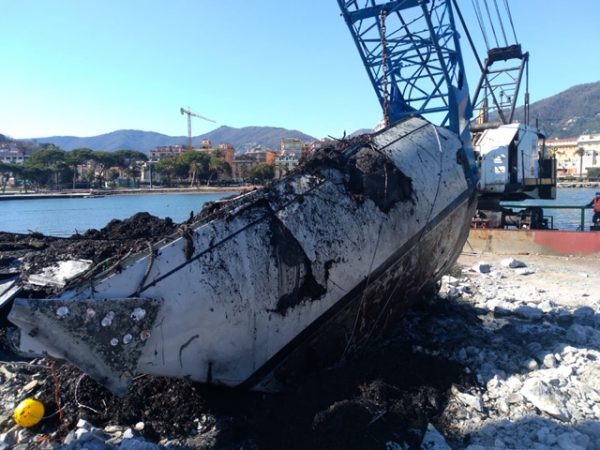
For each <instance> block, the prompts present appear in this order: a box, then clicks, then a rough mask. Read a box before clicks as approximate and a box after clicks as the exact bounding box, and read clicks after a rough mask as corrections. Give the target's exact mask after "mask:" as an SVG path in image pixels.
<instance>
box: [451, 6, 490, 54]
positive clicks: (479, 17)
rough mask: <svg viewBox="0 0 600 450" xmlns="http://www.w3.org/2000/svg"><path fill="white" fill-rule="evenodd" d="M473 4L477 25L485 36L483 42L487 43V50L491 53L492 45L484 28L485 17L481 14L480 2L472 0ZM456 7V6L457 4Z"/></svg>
mask: <svg viewBox="0 0 600 450" xmlns="http://www.w3.org/2000/svg"><path fill="white" fill-rule="evenodd" d="M471 3H472V4H473V9H474V10H475V16H476V17H477V23H478V24H479V29H480V30H481V35H482V36H483V40H484V42H485V48H486V49H487V50H488V51H489V50H490V43H489V41H488V37H487V33H486V32H485V27H484V26H483V15H482V14H481V7H480V6H479V0H477V3H476V2H475V0H471ZM455 6H456V3H455ZM463 27H464V25H463ZM465 29H466V28H465Z"/></svg>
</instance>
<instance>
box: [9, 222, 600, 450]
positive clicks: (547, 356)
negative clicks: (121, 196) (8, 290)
mask: <svg viewBox="0 0 600 450" xmlns="http://www.w3.org/2000/svg"><path fill="white" fill-rule="evenodd" d="M134 217H136V216H134ZM129 220H131V222H129V223H130V229H129V231H128V230H127V225H126V224H127V221H123V222H115V223H112V225H109V226H108V227H106V228H105V229H103V230H99V231H91V232H87V233H85V234H84V235H81V236H76V238H74V239H55V238H47V237H44V236H41V235H35V236H34V235H19V236H17V235H11V236H9V235H5V234H4V235H1V236H0V241H1V242H2V243H3V245H4V244H5V245H4V246H3V247H0V263H1V264H0V269H2V270H8V268H10V267H14V264H15V261H19V263H20V264H21V266H20V268H19V270H26V267H27V266H28V264H29V265H31V264H32V263H33V262H34V261H36V260H37V261H43V262H44V263H47V262H50V261H52V262H56V261H57V260H60V259H63V258H64V255H68V256H70V257H77V258H83V259H85V258H89V259H90V260H92V261H93V264H97V262H98V261H99V259H98V258H102V257H104V256H106V255H105V254H104V253H103V252H104V251H105V249H106V248H107V247H105V245H114V246H116V247H115V248H116V249H117V250H116V251H117V252H118V254H119V255H124V254H127V252H129V251H130V250H131V248H132V247H131V246H130V247H125V246H124V247H120V245H121V243H119V241H118V240H114V238H118V236H120V235H121V233H123V234H126V233H128V232H131V235H128V236H130V237H131V239H133V241H131V240H128V241H123V245H125V242H129V243H130V244H131V242H137V244H135V245H139V246H140V248H144V247H143V246H144V245H146V241H148V240H151V241H152V240H158V239H159V238H160V237H161V236H165V235H167V234H169V233H172V232H173V231H175V230H176V226H175V225H173V224H172V223H169V222H168V221H165V222H156V221H155V220H154V219H152V218H148V217H146V216H143V215H142V216H139V217H137V218H136V219H135V221H134V220H133V218H132V219H129ZM157 220H158V219H157ZM134 223H135V224H146V228H144V227H143V226H142V225H140V226H139V227H138V226H137V225H136V226H133V224H134ZM119 227H126V228H125V229H121V230H119ZM111 230H112V231H114V234H111V233H112V231H111ZM117 230H119V231H117ZM144 230H150V231H144ZM111 236H112V239H113V240H112V241H108V240H105V239H109V238H111ZM82 237H83V238H86V237H87V238H89V239H81V238H82ZM79 241H81V242H79ZM11 246H12V247H11ZM65 251H66V252H67V253H64V252H65ZM69 252H70V253H69ZM11 258H12V259H11ZM36 258H37V259H36ZM7 261H8V262H7ZM459 262H460V266H457V267H455V268H454V269H453V270H452V273H451V274H449V275H447V276H445V277H443V279H442V283H441V289H440V293H439V295H438V296H435V297H433V298H430V299H424V301H423V302H421V303H420V304H419V305H417V306H416V307H414V308H413V309H412V310H410V311H409V312H408V313H407V314H406V316H405V317H404V318H403V319H402V320H401V322H400V323H399V324H398V327H397V329H396V331H395V333H394V334H393V335H392V336H386V337H385V340H384V341H379V342H377V343H375V345H374V346H373V347H371V348H370V349H368V350H365V351H363V352H362V353H360V354H356V355H353V356H352V357H351V359H348V360H346V361H344V362H343V363H340V364H339V365H338V366H336V367H333V368H330V369H329V370H324V371H321V372H317V373H307V374H305V376H304V377H303V381H302V382H301V383H300V384H299V385H298V386H297V389H296V390H295V391H294V392H283V393H279V394H261V393H256V392H247V391H238V390H234V389H224V388H219V387H214V386H205V385H199V384H196V383H192V382H191V381H189V380H175V379H165V378H157V377H151V376H141V377H138V378H136V379H135V381H134V382H133V384H132V386H131V388H130V390H129V392H128V394H127V395H126V396H125V397H123V398H118V397H115V396H113V395H112V394H111V393H110V392H108V391H107V390H106V389H104V388H102V387H101V386H99V385H98V384H97V383H96V382H94V381H93V380H92V379H91V378H89V377H88V376H87V375H84V374H83V373H82V372H80V371H79V370H78V369H77V368H75V367H73V366H71V365H69V364H63V363H60V362H57V363H54V364H53V363H52V362H51V361H49V360H46V359H36V360H23V359H21V358H19V357H17V356H16V355H14V354H13V353H11V351H10V349H9V348H8V347H7V346H5V344H4V337H5V336H4V335H5V334H6V330H7V328H6V327H5V328H2V329H1V330H0V338H1V339H2V341H3V344H2V345H0V360H2V362H0V398H1V400H0V450H4V449H9V448H16V449H28V448H46V449H51V448H52V449H58V448H61V449H72V450H75V449H77V450H78V449H84V448H86V449H89V450H92V449H93V450H105V449H121V450H128V449H144V450H154V449H159V448H173V449H176V448H177V449H178V448H194V449H213V448H214V449H234V448H235V449H237V448H245V449H281V448H286V449H307V448H311V449H333V450H335V449H340V450H341V449H365V448H368V449H382V450H383V449H385V450H399V449H408V448H425V449H447V448H455V449H469V450H483V449H500V448H531V449H539V450H542V449H585V450H591V449H595V448H600V314H599V312H600V293H599V292H598V291H597V288H596V287H597V286H598V283H599V282H600V274H598V271H597V268H596V264H597V261H593V260H584V259H582V260H576V259H575V260H573V259H565V258H549V257H541V256H524V257H519V258H518V259H514V258H512V259H511V258H503V257H500V256H495V255H486V258H485V260H484V258H482V257H481V256H478V255H463V256H462V257H461V259H460V260H459ZM27 397H35V398H38V399H39V400H41V401H42V402H43V403H44V405H45V407H46V417H45V418H44V420H42V422H41V423H40V424H39V425H37V426H35V427H33V428H31V429H23V428H20V427H19V426H17V425H16V424H15V422H14V419H13V417H12V414H13V410H14V408H15V407H16V405H17V404H18V403H19V402H20V401H21V400H23V399H24V398H27Z"/></svg>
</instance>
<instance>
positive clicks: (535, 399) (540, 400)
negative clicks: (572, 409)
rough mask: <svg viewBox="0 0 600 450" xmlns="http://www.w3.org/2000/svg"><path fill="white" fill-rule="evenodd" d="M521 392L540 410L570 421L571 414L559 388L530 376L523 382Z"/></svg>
mask: <svg viewBox="0 0 600 450" xmlns="http://www.w3.org/2000/svg"><path fill="white" fill-rule="evenodd" d="M521 394H523V397H525V398H526V399H527V400H528V401H529V402H531V403H532V404H533V406H535V407H536V408H538V409H539V410H541V411H543V412H545V413H546V414H548V415H550V416H552V417H554V418H556V419H558V420H560V421H562V422H568V421H569V420H570V419H571V414H570V413H569V411H568V410H567V408H566V407H565V401H564V399H563V398H562V395H561V393H560V391H559V390H558V389H556V388H555V387H553V386H552V385H550V384H547V383H546V382H544V381H543V380H540V379H538V378H529V379H528V380H526V381H525V383H524V384H523V388H522V389H521Z"/></svg>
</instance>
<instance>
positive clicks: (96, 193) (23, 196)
mask: <svg viewBox="0 0 600 450" xmlns="http://www.w3.org/2000/svg"><path fill="white" fill-rule="evenodd" d="M260 187H261V186H255V185H248V186H238V187H237V189H236V188H234V187H230V186H203V187H195V188H152V189H150V188H139V189H138V188H125V189H111V190H97V189H90V190H79V189H76V190H63V191H59V192H31V193H24V192H14V193H4V194H0V201H5V200H42V199H59V198H94V197H104V196H113V195H146V194H214V193H226V192H231V193H232V194H238V193H241V192H243V191H250V190H254V189H258V188H260Z"/></svg>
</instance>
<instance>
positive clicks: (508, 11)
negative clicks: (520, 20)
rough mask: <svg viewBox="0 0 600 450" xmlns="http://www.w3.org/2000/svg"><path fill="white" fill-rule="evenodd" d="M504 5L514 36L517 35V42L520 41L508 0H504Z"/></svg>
mask: <svg viewBox="0 0 600 450" xmlns="http://www.w3.org/2000/svg"><path fill="white" fill-rule="evenodd" d="M504 7H505V8H506V13H507V15H508V21H509V22H510V27H511V28H512V32H513V36H514V37H515V43H518V42H519V40H518V39H517V32H516V31H515V24H514V23H513V18H512V14H511V13H510V8H509V6H508V0H504Z"/></svg>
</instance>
